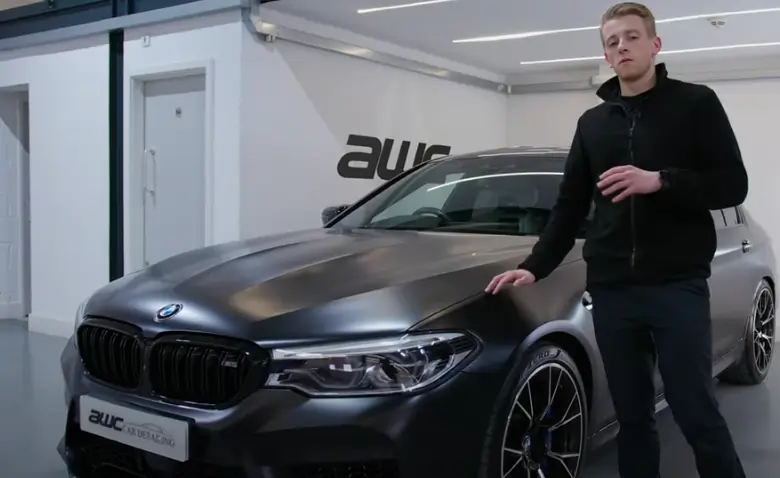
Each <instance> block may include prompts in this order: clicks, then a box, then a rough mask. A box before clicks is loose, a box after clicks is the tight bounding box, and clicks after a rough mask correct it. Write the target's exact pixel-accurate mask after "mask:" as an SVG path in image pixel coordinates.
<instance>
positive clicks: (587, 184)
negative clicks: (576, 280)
mask: <svg viewBox="0 0 780 478" xmlns="http://www.w3.org/2000/svg"><path fill="white" fill-rule="evenodd" d="M581 120H582V118H580V121H581ZM580 121H578V122H577V129H576V131H575V133H574V139H573V140H572V144H571V149H570V150H569V155H568V158H567V159H566V165H565V167H564V173H563V179H562V181H561V184H560V186H559V190H558V199H557V201H556V202H555V205H554V206H553V209H552V213H551V215H550V220H549V221H548V222H547V226H546V227H545V229H544V231H543V232H542V234H541V235H540V236H539V240H538V241H537V242H536V244H535V245H534V247H533V250H532V251H531V254H530V255H529V256H528V258H526V260H525V261H523V263H521V264H520V265H519V266H518V268H519V269H525V270H528V271H530V272H531V273H532V274H533V275H534V276H536V279H537V280H541V279H543V278H545V277H547V276H548V275H550V274H551V273H552V272H553V271H554V270H555V268H556V267H558V266H559V265H560V263H561V261H563V258H564V257H566V254H568V253H569V251H571V248H572V247H573V246H574V240H575V238H576V236H577V231H578V230H579V229H580V227H581V225H582V222H583V220H584V219H585V217H586V216H587V215H588V212H589V211H590V205H591V202H592V200H593V191H594V189H595V186H596V183H595V180H594V178H593V175H592V174H591V171H590V164H589V161H588V158H587V156H586V154H585V148H584V147H583V144H582V134H581V131H580Z"/></svg>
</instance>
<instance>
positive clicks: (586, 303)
mask: <svg viewBox="0 0 780 478" xmlns="http://www.w3.org/2000/svg"><path fill="white" fill-rule="evenodd" d="M582 306H583V307H585V309H586V310H593V298H592V297H591V296H590V292H588V291H587V290H586V291H585V292H584V293H583V294H582Z"/></svg>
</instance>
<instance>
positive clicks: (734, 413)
mask: <svg viewBox="0 0 780 478" xmlns="http://www.w3.org/2000/svg"><path fill="white" fill-rule="evenodd" d="M64 344H65V341H64V340H63V339H61V338H55V337H49V336H45V335H39V334H28V333H27V330H26V329H25V327H24V325H23V324H21V323H18V322H10V321H0V464H1V466H2V471H0V476H2V477H7V478H67V474H66V473H65V470H64V468H63V466H62V463H61V462H60V459H59V457H58V456H57V453H56V451H55V447H56V445H57V442H58V441H59V439H60V436H61V433H62V430H63V424H64V420H65V405H64V403H63V399H62V379H61V376H60V368H59V356H60V352H61V351H62V347H63V346H64ZM718 398H719V400H720V403H721V409H722V410H723V413H724V415H725V416H726V419H727V420H728V422H729V424H730V426H731V430H732V433H733V435H734V439H735V441H736V443H737V446H738V448H739V452H740V455H741V457H742V461H743V464H744V466H745V468H746V470H745V471H746V472H747V476H748V478H777V476H778V471H777V470H779V469H780V364H775V366H774V368H773V371H772V376H771V377H770V378H769V379H768V381H767V382H766V383H764V384H763V385H761V386H758V387H747V388H745V387H726V386H721V385H719V386H718ZM659 428H660V433H661V437H662V440H663V476H664V477H670V478H694V477H696V476H697V475H696V470H695V467H694V464H693V457H692V455H691V453H690V450H689V448H688V446H687V445H686V443H685V440H684V439H683V437H682V435H681V434H680V432H679V431H678V430H677V428H676V426H675V425H674V422H673V421H672V418H671V414H670V413H669V411H668V410H667V411H664V412H662V413H661V415H660V417H659ZM615 462H616V459H615V450H614V447H613V446H607V447H606V448H605V449H604V450H601V451H599V452H598V453H597V454H594V455H593V456H591V457H590V460H589V464H588V466H587V467H586V470H585V473H584V477H583V478H613V477H615V478H616V477H617V472H616V471H615Z"/></svg>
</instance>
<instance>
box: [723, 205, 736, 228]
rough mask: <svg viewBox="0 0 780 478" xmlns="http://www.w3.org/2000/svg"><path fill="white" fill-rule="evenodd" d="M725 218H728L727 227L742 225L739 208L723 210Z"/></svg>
mask: <svg viewBox="0 0 780 478" xmlns="http://www.w3.org/2000/svg"><path fill="white" fill-rule="evenodd" d="M723 216H724V217H725V218H726V227H733V226H737V225H739V224H740V220H739V214H737V208H735V207H730V208H728V209H724V210H723Z"/></svg>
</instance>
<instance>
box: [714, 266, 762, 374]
mask: <svg viewBox="0 0 780 478" xmlns="http://www.w3.org/2000/svg"><path fill="white" fill-rule="evenodd" d="M774 310H775V294H774V292H773V291H772V287H771V286H770V285H769V283H768V282H767V281H766V280H761V282H759V284H758V287H756V292H755V294H754V295H753V302H752V306H751V310H750V313H749V314H748V324H747V329H746V332H745V340H744V341H743V347H742V353H741V354H740V357H739V359H737V361H736V362H734V363H733V364H732V365H731V366H730V367H729V368H727V369H726V370H724V371H723V372H721V374H720V375H718V379H719V380H721V381H722V382H725V383H733V384H737V385H758V384H760V383H761V382H763V381H764V380H766V377H767V375H768V374H769V368H770V366H771V364H772V357H773V356H774V353H773V352H774V345H775V339H774V335H775V313H774Z"/></svg>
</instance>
